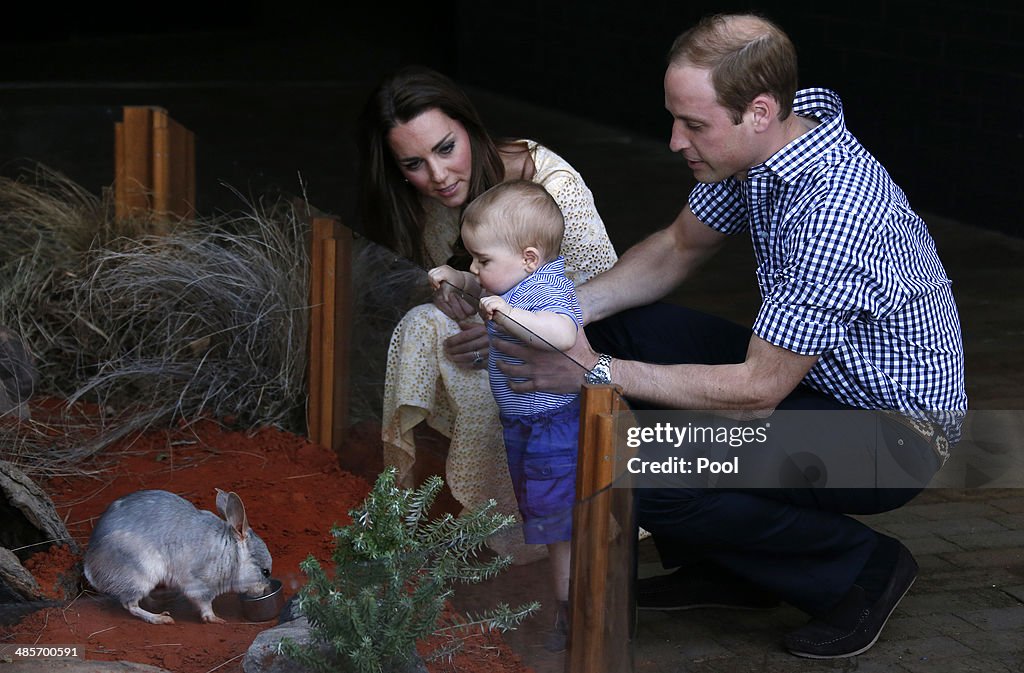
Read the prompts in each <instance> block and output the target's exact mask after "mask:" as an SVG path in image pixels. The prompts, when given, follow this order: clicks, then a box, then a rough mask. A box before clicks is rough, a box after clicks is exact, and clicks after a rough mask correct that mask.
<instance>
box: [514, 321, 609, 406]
mask: <svg viewBox="0 0 1024 673" xmlns="http://www.w3.org/2000/svg"><path fill="white" fill-rule="evenodd" d="M496 348H497V349H498V350H499V351H501V352H502V353H505V354H506V355H508V356H510V357H513V358H517V359H519V360H522V361H523V364H521V365H513V364H509V363H507V362H504V361H502V360H499V361H498V369H500V370H501V371H502V372H504V373H505V374H506V375H508V377H509V382H508V385H509V387H510V388H511V389H512V390H514V391H515V392H517V393H530V392H534V391H537V390H543V391H545V392H549V393H578V392H579V391H580V386H582V385H583V376H584V375H585V374H586V373H587V372H589V371H590V370H591V369H593V368H594V365H595V364H597V353H595V352H594V350H593V349H592V348H591V347H590V342H589V341H587V335H586V333H585V332H584V331H583V330H579V331H578V332H577V333H576V343H575V344H574V345H573V347H572V348H570V349H569V350H567V351H565V352H561V351H554V350H549V349H542V348H530V347H529V346H526V345H524V344H516V343H512V342H509V341H501V342H499V343H498V344H497V346H496ZM514 379H526V380H525V381H516V380H514Z"/></svg>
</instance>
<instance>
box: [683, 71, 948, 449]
mask: <svg viewBox="0 0 1024 673" xmlns="http://www.w3.org/2000/svg"><path fill="white" fill-rule="evenodd" d="M793 108H794V112H795V113H796V114H798V115H801V116H804V117H809V118H813V119H816V120H817V121H818V122H820V123H819V125H818V126H816V127H814V128H813V129H811V130H810V131H808V132H807V133H805V134H803V135H802V136H800V137H799V138H797V139H796V140H794V141H793V142H791V143H789V144H788V145H786V146H785V147H783V148H782V149H781V150H779V151H778V152H776V153H775V154H774V155H772V157H771V158H769V159H768V160H767V161H765V162H764V163H762V164H759V165H757V166H755V167H753V168H751V169H750V171H749V172H748V173H747V179H746V180H737V179H736V178H735V177H733V178H729V179H727V180H724V181H722V182H718V183H714V184H698V185H697V186H696V187H695V188H694V190H693V191H692V192H691V194H690V201H689V203H690V209H691V210H692V211H693V213H694V214H695V215H696V216H697V218H698V219H699V220H700V221H702V222H704V223H705V224H707V225H708V226H710V227H713V228H714V229H717V230H718V231H722V232H724V233H727V234H734V233H738V232H741V231H743V230H746V229H749V230H750V235H751V238H752V239H753V242H754V252H755V256H756V260H757V264H758V267H757V278H758V284H759V285H760V287H761V298H762V304H761V309H760V311H759V313H758V316H757V319H756V320H755V322H754V327H753V330H754V333H755V334H757V335H758V336H760V337H761V338H762V339H764V340H765V341H768V342H769V343H772V344H775V345H776V346H780V347H782V348H785V349H787V350H790V351H793V352H796V353H800V354H803V355H820V356H821V357H820V359H819V360H818V362H817V363H816V364H815V366H814V367H813V368H812V369H811V371H810V372H809V373H808V374H807V376H806V378H805V379H804V383H806V384H807V385H809V386H811V387H812V388H815V389H817V390H820V391H822V392H825V393H827V394H829V395H831V396H832V397H834V398H836V399H838V400H839V401H840V402H843V403H845V404H848V405H851V406H855V407H858V408H862V409H889V410H897V411H901V412H904V413H907V414H908V415H914V416H919V417H920V416H922V415H923V416H925V417H926V418H927V419H929V420H933V421H935V422H937V423H939V424H940V425H941V426H942V427H943V428H944V430H945V433H946V436H947V438H948V439H949V440H950V442H951V443H954V442H956V441H957V440H958V439H959V437H960V424H961V421H962V416H963V413H964V412H965V411H966V409H967V395H966V392H965V391H964V360H963V340H962V337H961V333H960V320H959V317H958V316H957V308H956V304H955V303H954V301H953V294H952V291H951V288H950V285H951V283H950V280H949V278H947V277H946V272H945V270H944V269H943V267H942V263H941V262H940V261H939V257H938V254H937V253H936V250H935V242H934V241H933V240H932V238H931V235H930V234H929V233H928V229H927V227H926V225H925V223H924V221H922V220H921V218H920V217H918V216H917V215H916V214H915V213H914V211H913V210H911V208H910V204H909V203H907V198H906V196H905V195H904V193H903V191H902V190H901V189H900V188H899V187H898V186H896V184H895V183H894V182H893V181H892V178H890V177H889V174H888V173H887V172H886V171H885V169H884V168H883V167H882V166H881V164H879V163H878V161H877V160H876V159H875V158H874V157H873V156H871V154H869V153H868V151H867V150H866V149H864V147H863V146H861V144H860V143H859V142H858V141H857V139H856V138H854V137H853V135H852V134H851V133H850V132H849V131H848V130H847V129H846V124H845V122H844V120H843V108H842V102H841V101H840V100H839V97H838V96H837V95H836V94H835V93H834V92H832V91H829V90H828V89H804V90H802V91H799V92H797V95H796V98H795V99H794V104H793Z"/></svg>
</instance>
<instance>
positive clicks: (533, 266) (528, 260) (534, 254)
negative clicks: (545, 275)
mask: <svg viewBox="0 0 1024 673" xmlns="http://www.w3.org/2000/svg"><path fill="white" fill-rule="evenodd" d="M540 262H541V257H540V250H538V249H537V248H535V247H533V246H532V245H531V246H530V247H528V248H526V249H524V250H523V268H524V269H525V270H526V272H527V273H533V272H534V271H536V270H537V269H539V268H540Z"/></svg>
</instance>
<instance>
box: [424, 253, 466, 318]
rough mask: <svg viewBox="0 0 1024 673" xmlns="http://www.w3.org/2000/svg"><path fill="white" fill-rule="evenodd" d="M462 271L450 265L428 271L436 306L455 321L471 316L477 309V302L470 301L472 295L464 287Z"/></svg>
mask: <svg viewBox="0 0 1024 673" xmlns="http://www.w3.org/2000/svg"><path fill="white" fill-rule="evenodd" d="M462 273H463V272H461V271H456V270H455V269H453V268H452V267H450V266H448V265H443V266H438V267H435V268H433V269H431V270H430V271H428V272H427V277H428V278H429V279H430V284H431V285H432V286H433V288H434V298H433V301H434V306H436V307H437V308H439V309H441V313H444V314H445V315H446V316H448V317H449V318H451V319H452V320H454V321H455V322H461V321H463V320H465V319H466V318H469V317H470V316H472V315H474V314H475V313H476V310H477V307H476V305H475V303H470V300H471V297H469V296H468V295H467V294H466V292H465V290H463V289H462V286H463V278H462Z"/></svg>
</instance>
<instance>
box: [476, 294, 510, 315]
mask: <svg viewBox="0 0 1024 673" xmlns="http://www.w3.org/2000/svg"><path fill="white" fill-rule="evenodd" d="M511 310H512V307H511V306H509V305H508V302H507V301H505V300H504V299H502V298H501V297H499V296H498V295H496V294H492V295H488V296H486V297H481V298H480V316H481V317H482V318H483V319H484V320H494V314H495V313H504V314H505V315H508V314H509V312H510V311H511Z"/></svg>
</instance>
